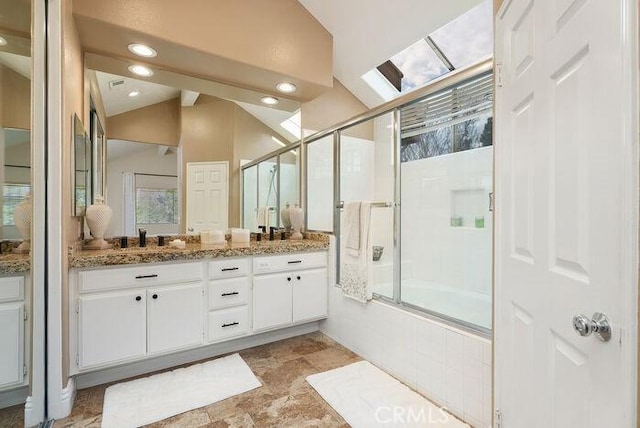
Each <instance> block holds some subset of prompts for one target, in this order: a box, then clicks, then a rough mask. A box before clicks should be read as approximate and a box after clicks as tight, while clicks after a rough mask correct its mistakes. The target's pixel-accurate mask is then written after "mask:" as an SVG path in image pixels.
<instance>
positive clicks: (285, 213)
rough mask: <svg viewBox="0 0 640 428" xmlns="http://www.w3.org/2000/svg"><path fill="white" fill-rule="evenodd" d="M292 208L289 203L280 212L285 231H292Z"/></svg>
mask: <svg viewBox="0 0 640 428" xmlns="http://www.w3.org/2000/svg"><path fill="white" fill-rule="evenodd" d="M290 214H291V207H290V206H289V202H287V203H286V204H285V206H284V208H283V209H282V211H280V218H282V226H283V227H284V228H285V230H291V217H290Z"/></svg>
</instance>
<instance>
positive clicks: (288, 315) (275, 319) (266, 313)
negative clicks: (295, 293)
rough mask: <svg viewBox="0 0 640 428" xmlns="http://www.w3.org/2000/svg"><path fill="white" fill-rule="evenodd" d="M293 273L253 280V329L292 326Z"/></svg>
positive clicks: (264, 276) (262, 276)
mask: <svg viewBox="0 0 640 428" xmlns="http://www.w3.org/2000/svg"><path fill="white" fill-rule="evenodd" d="M292 275H293V274H292V273H281V274H276V275H260V276H255V277H254V278H253V329H254V330H263V329H266V328H271V327H278V326H281V325H286V324H290V323H291V321H292V312H291V284H292V282H293V276H292Z"/></svg>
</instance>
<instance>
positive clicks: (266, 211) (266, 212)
mask: <svg viewBox="0 0 640 428" xmlns="http://www.w3.org/2000/svg"><path fill="white" fill-rule="evenodd" d="M277 173H278V165H277V164H275V165H273V166H272V167H271V168H270V169H269V187H268V189H267V197H266V199H265V202H264V205H262V206H259V207H258V208H257V215H256V223H257V225H258V227H264V228H265V229H267V230H268V229H269V227H270V226H271V225H272V224H275V223H277V221H273V219H272V218H271V217H272V215H274V214H275V212H276V206H277V204H278V188H277V182H276V174H277ZM272 199H273V201H272V202H273V203H272V204H270V201H271V200H272Z"/></svg>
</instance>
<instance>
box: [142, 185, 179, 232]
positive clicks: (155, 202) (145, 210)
mask: <svg viewBox="0 0 640 428" xmlns="http://www.w3.org/2000/svg"><path fill="white" fill-rule="evenodd" d="M136 223H138V224H177V223H178V189H140V188H137V189H136Z"/></svg>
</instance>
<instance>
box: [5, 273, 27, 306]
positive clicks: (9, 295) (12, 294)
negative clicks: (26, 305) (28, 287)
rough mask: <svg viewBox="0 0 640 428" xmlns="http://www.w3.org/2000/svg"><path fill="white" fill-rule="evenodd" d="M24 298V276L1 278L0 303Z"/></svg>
mask: <svg viewBox="0 0 640 428" xmlns="http://www.w3.org/2000/svg"><path fill="white" fill-rule="evenodd" d="M23 299H24V277H22V276H11V277H6V278H0V303H4V302H14V301H16V300H23Z"/></svg>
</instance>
